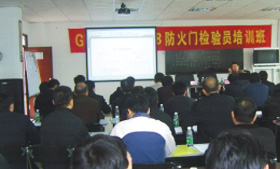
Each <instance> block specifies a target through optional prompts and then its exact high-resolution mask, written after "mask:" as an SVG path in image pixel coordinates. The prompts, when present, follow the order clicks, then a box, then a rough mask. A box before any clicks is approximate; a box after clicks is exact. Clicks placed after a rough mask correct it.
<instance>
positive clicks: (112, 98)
mask: <svg viewBox="0 0 280 169" xmlns="http://www.w3.org/2000/svg"><path fill="white" fill-rule="evenodd" d="M124 82H126V83H127V86H129V88H131V89H132V88H133V87H134V83H135V79H134V78H133V77H131V76H129V77H127V78H126V79H123V80H121V86H122V85H123V83H124ZM123 95H124V91H123V89H122V87H118V88H117V89H116V91H115V92H114V93H113V94H111V95H110V100H109V103H110V104H112V103H113V102H114V101H115V100H117V99H119V98H120V97H121V96H123Z"/></svg>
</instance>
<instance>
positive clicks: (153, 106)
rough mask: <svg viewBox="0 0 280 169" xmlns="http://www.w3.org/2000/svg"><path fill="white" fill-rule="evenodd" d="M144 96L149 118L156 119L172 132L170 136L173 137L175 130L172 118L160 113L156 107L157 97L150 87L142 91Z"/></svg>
mask: <svg viewBox="0 0 280 169" xmlns="http://www.w3.org/2000/svg"><path fill="white" fill-rule="evenodd" d="M144 91H145V94H146V96H147V97H148V99H149V103H150V116H151V118H154V119H157V120H160V121H162V122H163V123H165V124H166V125H167V126H168V127H169V129H170V131H171V132H172V135H173V136H175V130H174V125H173V121H172V118H171V117H169V116H168V114H166V113H165V112H162V111H161V110H160V109H159V108H158V107H157V105H158V95H157V92H156V90H155V89H154V88H152V87H146V88H145V89H144Z"/></svg>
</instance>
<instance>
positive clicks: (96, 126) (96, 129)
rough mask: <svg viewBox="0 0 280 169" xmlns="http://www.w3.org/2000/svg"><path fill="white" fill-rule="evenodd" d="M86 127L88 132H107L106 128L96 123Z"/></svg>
mask: <svg viewBox="0 0 280 169" xmlns="http://www.w3.org/2000/svg"><path fill="white" fill-rule="evenodd" d="M86 127H87V128H88V132H100V131H105V128H104V126H103V125H101V124H98V123H94V124H87V125H86Z"/></svg>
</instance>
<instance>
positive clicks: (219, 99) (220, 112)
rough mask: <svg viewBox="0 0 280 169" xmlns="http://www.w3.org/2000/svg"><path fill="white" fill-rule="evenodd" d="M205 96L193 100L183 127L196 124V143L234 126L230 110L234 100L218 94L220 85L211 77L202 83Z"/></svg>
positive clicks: (207, 139) (205, 141) (207, 140)
mask: <svg viewBox="0 0 280 169" xmlns="http://www.w3.org/2000/svg"><path fill="white" fill-rule="evenodd" d="M202 87H203V89H202V92H203V93H204V94H205V95H206V97H204V98H202V99H200V100H198V101H196V102H194V104H193V106H192V110H191V113H190V115H189V117H188V118H186V119H185V122H184V124H183V125H182V126H183V128H186V126H192V125H197V127H198V131H197V136H195V137H194V142H196V143H209V142H210V140H211V139H213V138H215V137H216V136H217V135H218V134H219V133H220V132H221V131H222V130H224V129H228V128H232V127H233V126H234V124H233V122H232V119H231V112H232V110H233V108H234V104H235V101H234V99H233V98H232V97H230V96H227V95H221V94H219V91H220V88H221V86H220V85H219V83H218V80H217V79H216V78H213V77H206V78H205V80H204V82H203V84H202Z"/></svg>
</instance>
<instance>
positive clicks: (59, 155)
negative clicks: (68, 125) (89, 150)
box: [30, 145, 74, 164]
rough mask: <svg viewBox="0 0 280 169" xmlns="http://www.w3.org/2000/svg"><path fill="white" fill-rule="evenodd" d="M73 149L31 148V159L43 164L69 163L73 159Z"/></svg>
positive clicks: (38, 146)
mask: <svg viewBox="0 0 280 169" xmlns="http://www.w3.org/2000/svg"><path fill="white" fill-rule="evenodd" d="M73 150H74V149H73V148H70V147H59V146H40V145H36V146H31V147H30V152H31V153H32V155H31V157H32V158H33V159H34V161H35V162H41V163H43V164H44V163H60V162H63V163H68V162H69V164H70V159H71V157H72V152H73Z"/></svg>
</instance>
